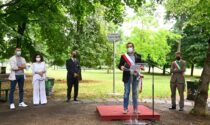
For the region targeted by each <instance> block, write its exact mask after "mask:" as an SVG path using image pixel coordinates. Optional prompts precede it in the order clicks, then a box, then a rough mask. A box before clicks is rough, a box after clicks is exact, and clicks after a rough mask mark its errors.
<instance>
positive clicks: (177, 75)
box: [169, 52, 186, 111]
mask: <svg viewBox="0 0 210 125" xmlns="http://www.w3.org/2000/svg"><path fill="white" fill-rule="evenodd" d="M185 70H186V62H185V61H184V60H182V56H181V52H176V60H175V61H173V62H172V64H171V73H172V76H171V81H170V88H171V103H172V107H171V108H169V109H170V110H175V109H176V88H177V89H178V92H179V96H180V101H179V107H180V109H179V111H183V110H184V89H185V78H184V73H185Z"/></svg>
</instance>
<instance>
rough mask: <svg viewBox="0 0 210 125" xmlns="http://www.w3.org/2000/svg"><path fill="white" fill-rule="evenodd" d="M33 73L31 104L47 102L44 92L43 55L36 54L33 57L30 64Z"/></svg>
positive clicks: (44, 67) (44, 69) (44, 68)
mask: <svg viewBox="0 0 210 125" xmlns="http://www.w3.org/2000/svg"><path fill="white" fill-rule="evenodd" d="M32 73H33V80H32V83H33V104H34V105H38V104H40V102H41V104H43V105H44V104H47V97H46V92H45V79H46V65H45V62H44V59H43V57H42V56H41V55H40V54H36V55H35V56H34V58H33V64H32Z"/></svg>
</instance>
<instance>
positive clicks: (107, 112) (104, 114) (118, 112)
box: [96, 105, 160, 121]
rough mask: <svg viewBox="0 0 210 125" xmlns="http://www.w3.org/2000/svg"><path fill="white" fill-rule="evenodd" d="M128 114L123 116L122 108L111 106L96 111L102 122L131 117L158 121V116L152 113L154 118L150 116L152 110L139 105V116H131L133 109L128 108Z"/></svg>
mask: <svg viewBox="0 0 210 125" xmlns="http://www.w3.org/2000/svg"><path fill="white" fill-rule="evenodd" d="M128 110H129V112H128V113H127V114H123V106H122V105H112V106H97V107H96V111H97V112H98V113H99V116H100V118H101V120H103V121H111V120H129V119H131V118H133V117H138V119H141V120H152V119H154V120H160V114H159V113H157V112H154V117H153V115H152V109H149V108H148V107H146V106H144V105H139V106H138V110H139V111H140V114H138V116H137V115H135V114H133V107H132V106H129V108H128Z"/></svg>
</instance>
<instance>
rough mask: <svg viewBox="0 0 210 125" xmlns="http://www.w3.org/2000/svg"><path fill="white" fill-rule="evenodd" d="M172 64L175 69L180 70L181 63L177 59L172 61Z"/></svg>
mask: <svg viewBox="0 0 210 125" xmlns="http://www.w3.org/2000/svg"><path fill="white" fill-rule="evenodd" d="M174 64H175V66H176V68H177V69H179V70H181V63H180V62H179V61H174Z"/></svg>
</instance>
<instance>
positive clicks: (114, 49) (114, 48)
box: [113, 41, 116, 94]
mask: <svg viewBox="0 0 210 125" xmlns="http://www.w3.org/2000/svg"><path fill="white" fill-rule="evenodd" d="M113 51H114V52H113V93H114V94H115V53H116V47H115V41H113Z"/></svg>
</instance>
